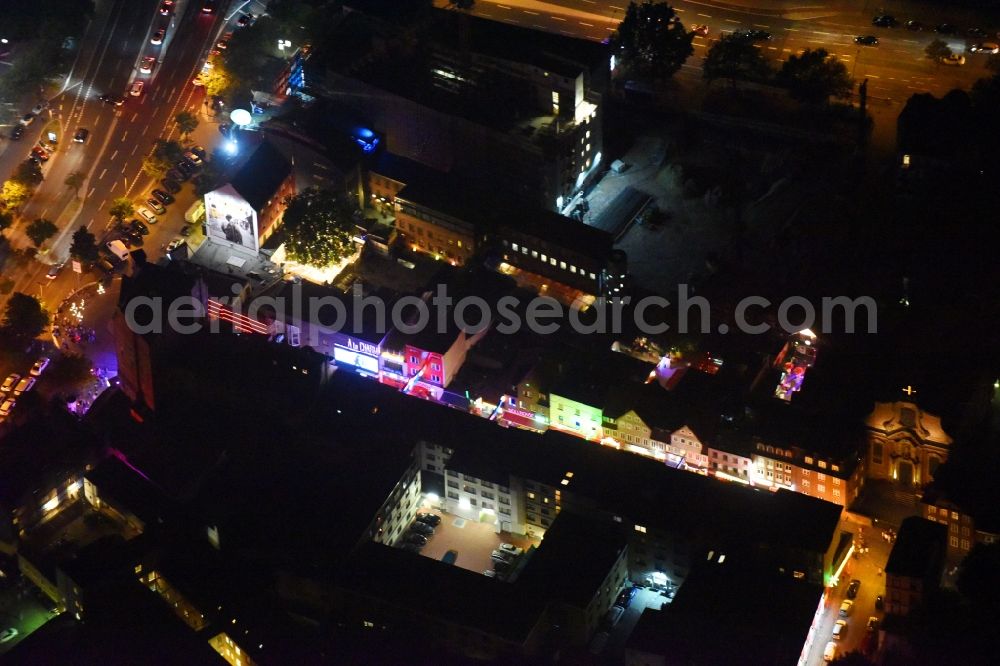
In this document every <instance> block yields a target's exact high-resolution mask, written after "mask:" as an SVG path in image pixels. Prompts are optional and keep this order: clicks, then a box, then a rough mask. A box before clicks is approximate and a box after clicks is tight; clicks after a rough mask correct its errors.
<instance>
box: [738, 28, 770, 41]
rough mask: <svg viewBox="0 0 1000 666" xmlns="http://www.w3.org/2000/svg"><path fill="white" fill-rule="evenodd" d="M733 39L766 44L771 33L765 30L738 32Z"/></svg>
mask: <svg viewBox="0 0 1000 666" xmlns="http://www.w3.org/2000/svg"><path fill="white" fill-rule="evenodd" d="M733 37H735V38H736V39H742V40H745V41H748V42H767V41H770V40H771V33H769V32H767V31H766V30H738V31H736V32H734V33H733Z"/></svg>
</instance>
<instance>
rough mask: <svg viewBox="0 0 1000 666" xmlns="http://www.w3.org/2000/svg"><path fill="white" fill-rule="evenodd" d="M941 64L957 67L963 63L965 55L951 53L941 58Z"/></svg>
mask: <svg viewBox="0 0 1000 666" xmlns="http://www.w3.org/2000/svg"><path fill="white" fill-rule="evenodd" d="M941 64H942V65H951V66H952V67H958V66H959V65H964V64H965V56H964V55H962V54H960V53H952V54H950V55H946V56H945V57H943V58H941Z"/></svg>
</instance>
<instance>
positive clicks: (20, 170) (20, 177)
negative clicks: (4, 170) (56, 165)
mask: <svg viewBox="0 0 1000 666" xmlns="http://www.w3.org/2000/svg"><path fill="white" fill-rule="evenodd" d="M11 180H14V181H16V182H18V183H21V184H23V185H25V186H27V187H38V186H39V185H41V184H42V181H43V180H45V176H43V175H42V167H41V165H39V164H38V163H37V162H35V161H34V160H24V161H23V162H21V163H20V164H18V165H17V168H16V169H14V175H12V176H11Z"/></svg>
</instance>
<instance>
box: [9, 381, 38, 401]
mask: <svg viewBox="0 0 1000 666" xmlns="http://www.w3.org/2000/svg"><path fill="white" fill-rule="evenodd" d="M37 381H38V380H37V379H35V378H34V377H22V378H21V381H19V382H18V383H17V386H15V387H14V396H15V397H17V396H20V395H24V394H25V393H27V392H28V391H30V390H31V389H32V388H34V386H35V382H37Z"/></svg>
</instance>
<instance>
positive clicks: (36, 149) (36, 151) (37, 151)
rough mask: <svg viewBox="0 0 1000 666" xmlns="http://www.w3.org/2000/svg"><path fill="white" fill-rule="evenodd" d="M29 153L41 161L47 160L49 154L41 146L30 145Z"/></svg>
mask: <svg viewBox="0 0 1000 666" xmlns="http://www.w3.org/2000/svg"><path fill="white" fill-rule="evenodd" d="M31 154H32V155H34V156H35V157H37V158H38V159H39V160H41V161H42V162H48V161H49V154H48V153H47V152H46V151H45V149H44V148H42V147H41V146H32V148H31Z"/></svg>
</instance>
